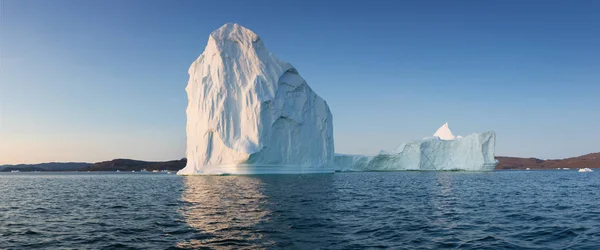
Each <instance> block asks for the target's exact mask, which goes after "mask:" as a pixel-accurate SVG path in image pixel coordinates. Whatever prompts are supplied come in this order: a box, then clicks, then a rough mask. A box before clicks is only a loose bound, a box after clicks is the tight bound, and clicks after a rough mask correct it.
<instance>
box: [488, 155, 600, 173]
mask: <svg viewBox="0 0 600 250" xmlns="http://www.w3.org/2000/svg"><path fill="white" fill-rule="evenodd" d="M496 159H498V161H499V163H498V166H496V170H506V169H527V168H530V169H557V168H572V169H576V168H600V152H599V153H591V154H586V155H582V156H577V157H571V158H565V159H560V160H541V159H537V158H518V157H506V156H496Z"/></svg>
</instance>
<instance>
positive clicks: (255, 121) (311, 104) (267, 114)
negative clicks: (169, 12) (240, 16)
mask: <svg viewBox="0 0 600 250" xmlns="http://www.w3.org/2000/svg"><path fill="white" fill-rule="evenodd" d="M189 75H190V79H189V82H188V86H187V87H186V92H187V94H188V107H187V110H186V114H187V128H186V131H187V152H186V154H187V158H188V162H187V165H186V167H185V168H184V169H182V170H180V171H179V172H178V174H181V175H191V174H257V173H313V172H331V171H332V169H327V167H328V166H331V165H333V156H334V148H333V124H332V120H333V119H332V115H331V112H330V110H329V106H327V103H326V102H325V101H324V100H323V99H321V97H319V96H318V95H317V94H316V93H315V92H314V91H313V90H312V89H311V88H310V87H309V86H308V84H307V83H306V81H305V80H304V79H303V78H302V77H301V76H300V75H299V74H298V71H297V70H296V69H295V68H294V67H293V66H292V65H290V64H289V63H285V62H283V61H280V60H279V59H278V58H277V57H275V56H274V55H272V54H271V53H270V52H269V51H268V50H267V49H266V48H265V46H264V45H263V43H262V41H261V39H260V38H259V37H258V35H256V34H255V33H254V32H252V31H250V30H248V29H246V28H244V27H242V26H240V25H238V24H230V23H229V24H225V25H224V26H222V27H221V28H219V29H218V30H216V31H214V32H212V33H211V34H210V37H209V39H208V44H207V45H206V48H205V50H204V52H203V53H202V54H201V55H200V57H199V58H198V59H197V60H196V61H195V62H193V63H192V65H191V67H190V69H189Z"/></svg>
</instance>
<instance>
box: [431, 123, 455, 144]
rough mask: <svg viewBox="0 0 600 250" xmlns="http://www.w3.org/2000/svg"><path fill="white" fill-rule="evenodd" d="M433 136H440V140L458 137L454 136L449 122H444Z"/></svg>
mask: <svg viewBox="0 0 600 250" xmlns="http://www.w3.org/2000/svg"><path fill="white" fill-rule="evenodd" d="M433 136H437V137H438V138H440V140H444V141H450V140H454V139H456V137H454V135H453V134H452V131H450V128H449V127H448V123H447V122H446V123H444V125H442V126H441V127H440V128H439V129H438V130H437V131H435V134H433Z"/></svg>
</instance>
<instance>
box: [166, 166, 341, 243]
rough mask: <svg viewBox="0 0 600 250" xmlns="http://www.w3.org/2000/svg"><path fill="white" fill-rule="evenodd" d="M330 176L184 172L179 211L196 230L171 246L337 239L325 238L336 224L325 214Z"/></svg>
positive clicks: (331, 200) (330, 206) (330, 202)
mask: <svg viewBox="0 0 600 250" xmlns="http://www.w3.org/2000/svg"><path fill="white" fill-rule="evenodd" d="M332 178H333V175H332V174H316V175H262V176H186V177H184V185H185V189H184V190H183V193H182V200H183V202H184V204H183V207H182V208H181V210H180V213H181V214H182V216H183V218H184V220H185V222H186V223H187V224H188V226H190V227H191V228H192V229H193V230H196V231H197V232H196V233H194V236H193V237H191V238H188V239H186V240H184V241H180V242H179V243H178V244H177V247H180V248H192V249H197V248H201V247H210V248H231V249H239V248H252V249H255V248H288V247H292V248H312V247H318V246H326V245H328V244H332V242H335V241H336V239H337V237H331V236H330V235H331V233H332V230H331V228H332V227H335V225H336V222H334V221H333V220H332V219H331V218H329V217H330V215H331V214H332V213H331V211H332V210H334V209H335V207H334V206H335V201H334V200H335V199H334V195H335V194H332V192H333V191H332V190H333V188H332V183H333V180H332ZM320 235H321V236H324V235H329V236H328V237H326V238H324V237H319V236H320ZM338 240H339V239H338Z"/></svg>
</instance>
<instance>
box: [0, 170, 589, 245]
mask: <svg viewBox="0 0 600 250" xmlns="http://www.w3.org/2000/svg"><path fill="white" fill-rule="evenodd" d="M202 247H207V248H232V249H239V248H285V249H315V248H319V249H323V248H328V249H352V248H361V249H363V248H379V247H381V248H398V249H402V248H408V249H415V248H433V249H439V248H464V249H481V248H492V249H503V248H513V249H528V248H537V249H564V248H566V249H600V172H599V171H596V172H593V173H577V172H576V171H527V172H525V171H518V172H517V171H514V172H513V171H501V172H490V173H465V172H440V173H436V172H387V173H381V172H380V173H338V174H325V175H287V176H277V175H275V176H220V177H219V176H212V177H211V176H192V177H180V176H174V175H166V174H153V173H148V174H132V173H121V174H116V173H114V174H113V173H104V174H98V173H93V174H90V173H71V174H65V173H2V174H0V249H30V248H52V249H54V248H80V249H82V248H83V249H89V248H94V249H95V248H139V249H166V248H173V249H174V248H202Z"/></svg>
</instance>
